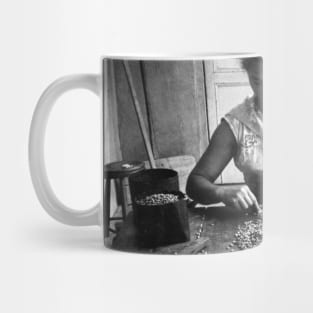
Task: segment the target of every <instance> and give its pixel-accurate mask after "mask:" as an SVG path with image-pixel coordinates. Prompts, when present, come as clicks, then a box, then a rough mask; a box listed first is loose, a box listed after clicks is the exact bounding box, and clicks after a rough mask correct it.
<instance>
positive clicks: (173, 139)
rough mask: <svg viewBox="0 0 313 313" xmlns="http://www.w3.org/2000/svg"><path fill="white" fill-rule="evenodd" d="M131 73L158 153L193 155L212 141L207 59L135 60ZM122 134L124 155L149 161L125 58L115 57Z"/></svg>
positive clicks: (159, 154)
mask: <svg viewBox="0 0 313 313" xmlns="http://www.w3.org/2000/svg"><path fill="white" fill-rule="evenodd" d="M130 66H131V72H132V76H133V78H134V81H135V84H136V92H137V94H138V97H139V101H140V105H141V109H142V111H143V115H144V119H145V122H146V127H147V129H148V131H149V135H150V140H151V144H152V148H153V153H154V156H155V158H164V157H171V156H177V155H192V156H194V157H195V159H196V160H198V159H199V158H200V156H201V154H202V153H203V152H204V150H205V148H206V147H207V145H208V140H209V138H208V124H207V113H206V111H207V104H206V91H205V80H204V66H203V62H202V61H183V62H182V61H180V62H177V61H176V62H175V61H162V62H160V61H158V62H154V61H144V62H142V61H141V62H139V61H131V62H130ZM114 73H115V83H116V100H117V114H118V128H119V129H118V130H117V131H118V133H119V138H120V149H121V154H122V157H123V159H125V160H147V154H146V151H145V147H144V144H143V140H142V136H141V133H140V129H139V126H138V122H137V117H136V114H135V110H134V107H133V103H132V98H131V95H130V90H129V86H128V84H127V80H126V74H125V71H124V68H123V66H122V63H121V62H120V61H114Z"/></svg>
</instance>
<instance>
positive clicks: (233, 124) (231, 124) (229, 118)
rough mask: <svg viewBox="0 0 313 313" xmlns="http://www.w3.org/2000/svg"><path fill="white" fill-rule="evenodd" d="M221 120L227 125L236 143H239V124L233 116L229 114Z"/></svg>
mask: <svg viewBox="0 0 313 313" xmlns="http://www.w3.org/2000/svg"><path fill="white" fill-rule="evenodd" d="M222 120H224V121H226V123H227V124H228V125H229V127H230V129H231V131H232V132H233V134H234V136H235V138H236V142H237V143H239V141H240V128H241V123H240V121H238V120H237V119H236V118H235V117H234V116H232V115H230V114H226V115H225V116H224V117H223V118H222Z"/></svg>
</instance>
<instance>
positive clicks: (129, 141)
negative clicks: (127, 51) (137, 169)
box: [114, 60, 149, 160]
mask: <svg viewBox="0 0 313 313" xmlns="http://www.w3.org/2000/svg"><path fill="white" fill-rule="evenodd" d="M129 67H130V70H131V73H132V76H133V77H134V88H135V89H136V92H137V96H138V101H139V104H140V109H141V111H142V116H143V120H144V123H145V126H146V128H147V129H149V125H148V120H147V111H146V101H145V96H144V92H143V83H142V76H141V70H140V64H139V61H131V62H129ZM114 71H115V85H116V100H117V107H118V108H117V112H118V129H117V130H116V131H117V132H118V134H119V140H120V143H121V155H122V158H123V159H124V160H147V159H148V156H147V153H146V149H145V145H144V142H143V139H142V136H141V131H140V127H139V124H138V119H137V115H136V111H135V108H134V106H133V103H132V96H131V92H130V89H129V86H128V82H127V79H126V74H125V70H124V68H123V65H122V61H118V60H115V61H114Z"/></svg>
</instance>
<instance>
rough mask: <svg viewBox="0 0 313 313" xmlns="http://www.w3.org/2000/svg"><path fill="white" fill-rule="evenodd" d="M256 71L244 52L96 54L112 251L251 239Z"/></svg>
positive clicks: (259, 129)
mask: <svg viewBox="0 0 313 313" xmlns="http://www.w3.org/2000/svg"><path fill="white" fill-rule="evenodd" d="M262 68H263V64H262V58H261V57H259V56H253V55H252V56H251V55H246V56H245V55H243V56H220V57H217V58H211V59H210V58H209V59H203V60H201V59H200V60H199V59H196V60H179V59H178V60H127V59H126V60H125V59H113V60H104V71H105V72H106V73H107V77H108V80H109V84H108V87H107V97H104V106H105V107H107V109H108V110H109V113H110V120H109V121H108V122H107V123H104V145H103V147H104V188H103V195H104V236H105V238H107V242H109V244H110V246H111V247H112V248H113V249H117V250H122V251H123V250H124V251H132V252H142V253H156V254H210V253H222V252H234V251H238V250H244V249H249V248H253V247H255V246H257V245H259V244H260V243H261V241H262V212H263V75H262ZM106 138H110V142H107V141H106ZM107 151H110V153H107Z"/></svg>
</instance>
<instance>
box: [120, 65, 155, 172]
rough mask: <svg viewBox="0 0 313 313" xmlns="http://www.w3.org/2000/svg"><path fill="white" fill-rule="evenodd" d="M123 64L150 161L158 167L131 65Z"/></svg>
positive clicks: (151, 164) (152, 165)
mask: <svg viewBox="0 0 313 313" xmlns="http://www.w3.org/2000/svg"><path fill="white" fill-rule="evenodd" d="M123 66H124V68H125V72H126V78H127V82H128V85H129V88H130V92H131V95H132V98H133V103H134V106H135V111H136V114H137V118H138V122H139V127H140V131H141V134H142V137H143V140H144V144H145V147H146V151H147V154H148V158H149V163H150V166H151V168H156V165H155V160H154V157H153V152H152V148H151V143H150V140H149V135H148V132H147V129H146V127H145V122H144V119H143V115H142V112H141V108H140V104H139V100H138V97H137V94H136V90H135V85H134V81H133V78H132V75H131V71H130V67H129V64H128V62H127V61H123Z"/></svg>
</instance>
